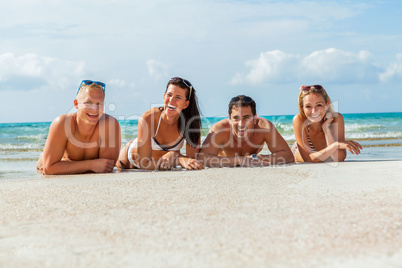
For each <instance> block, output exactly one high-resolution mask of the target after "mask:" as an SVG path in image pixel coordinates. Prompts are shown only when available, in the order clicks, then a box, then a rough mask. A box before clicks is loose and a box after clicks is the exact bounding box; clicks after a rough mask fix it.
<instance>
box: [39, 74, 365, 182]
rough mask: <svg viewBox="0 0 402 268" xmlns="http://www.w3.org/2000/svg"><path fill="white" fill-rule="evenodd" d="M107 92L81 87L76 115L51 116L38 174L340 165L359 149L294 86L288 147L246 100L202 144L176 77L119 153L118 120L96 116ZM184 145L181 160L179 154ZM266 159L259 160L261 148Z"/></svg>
mask: <svg viewBox="0 0 402 268" xmlns="http://www.w3.org/2000/svg"><path fill="white" fill-rule="evenodd" d="M105 89H106V85H105V84H104V83H102V82H98V81H92V80H83V81H82V82H81V84H80V86H79V88H78V91H77V96H76V99H75V100H74V106H75V108H76V109H77V112H75V113H70V114H65V115H61V116H59V117H57V118H56V119H55V120H54V121H53V122H52V124H51V125H50V128H49V135H48V138H47V140H46V144H45V148H44V150H43V153H42V154H41V155H40V157H39V160H38V164H37V170H38V171H39V172H42V173H43V174H44V175H51V174H76V173H85V172H96V173H104V172H112V171H113V169H114V167H117V168H120V169H133V168H138V169H147V170H169V169H172V168H174V167H177V166H181V167H183V168H185V169H189V170H198V169H202V168H204V166H208V167H234V166H254V167H256V166H267V165H281V164H287V163H291V162H294V161H296V162H327V161H336V162H337V161H344V159H345V158H346V151H347V150H348V151H349V152H351V153H352V154H359V153H360V150H362V147H361V145H360V144H359V143H357V142H354V141H345V129H344V120H343V116H342V115H341V114H340V113H337V112H334V110H333V108H332V105H331V100H330V98H329V96H328V94H327V92H326V91H325V89H324V88H323V87H322V86H320V85H312V86H301V87H300V93H299V97H298V104H299V114H297V115H296V116H295V117H294V118H293V126H294V132H295V138H296V142H295V143H294V145H293V147H292V148H290V147H289V146H288V144H287V142H286V141H285V140H284V139H283V137H282V136H281V135H280V134H279V132H278V131H277V129H276V128H275V126H274V125H273V124H272V123H271V122H270V121H269V120H267V119H265V118H261V117H258V116H257V112H256V103H255V101H254V100H253V99H252V98H250V97H248V96H245V95H239V96H236V97H233V98H232V99H231V100H230V102H229V109H228V115H229V116H228V118H227V119H223V120H221V121H219V122H217V123H216V124H214V125H213V126H212V128H211V129H210V131H209V133H208V135H207V137H206V138H205V140H204V142H203V143H202V144H201V117H200V112H199V107H198V102H197V96H196V90H195V88H194V87H193V86H192V84H191V83H190V82H189V81H188V80H186V79H183V78H180V77H174V78H172V79H170V80H169V82H168V84H167V86H166V91H165V93H164V95H163V107H160V108H151V109H149V110H148V111H146V112H145V113H144V114H143V115H142V116H141V118H140V119H139V121H138V136H137V138H136V139H134V140H131V141H130V142H128V143H127V144H126V145H125V146H124V147H123V148H122V149H121V133H120V125H119V123H118V121H117V120H116V119H115V118H114V117H112V116H110V115H108V114H105V113H104V112H103V110H104V100H105V91H106V90H105ZM184 144H185V146H186V149H185V154H182V153H181V148H182V147H183V146H184ZM265 144H266V145H267V147H268V149H269V151H270V154H260V152H261V150H262V149H263V147H264V145H265Z"/></svg>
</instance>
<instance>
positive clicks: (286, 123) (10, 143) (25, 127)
mask: <svg viewBox="0 0 402 268" xmlns="http://www.w3.org/2000/svg"><path fill="white" fill-rule="evenodd" d="M343 116H344V118H345V132H346V133H345V135H346V139H353V140H355V141H358V142H359V143H360V144H361V145H362V146H363V148H364V150H363V151H362V153H361V154H360V155H359V156H354V155H351V154H348V157H347V160H348V161H359V160H362V161H364V160H395V159H402V113H370V114H343ZM264 117H265V118H267V119H268V120H270V121H271V122H272V123H273V124H274V125H275V126H276V128H277V129H278V131H279V132H280V133H281V135H282V136H283V137H284V138H285V140H286V141H288V142H289V144H292V143H293V142H294V139H295V137H294V133H293V125H292V118H293V115H280V116H264ZM221 119H223V117H205V118H203V120H202V126H203V129H202V133H203V134H202V136H203V138H205V136H206V134H207V133H208V130H209V128H210V127H211V126H212V125H213V124H214V123H216V122H218V121H219V120H221ZM137 123H138V121H137V120H126V121H120V126H121V130H122V144H125V143H126V142H127V141H129V140H131V139H133V138H135V137H136V136H137V130H138V124H137ZM49 126H50V122H38V123H7V124H0V179H10V178H12V179H15V178H25V177H31V178H32V175H36V160H37V159H38V157H39V154H40V153H41V152H42V149H43V147H44V145H45V142H46V138H47V135H48V131H49Z"/></svg>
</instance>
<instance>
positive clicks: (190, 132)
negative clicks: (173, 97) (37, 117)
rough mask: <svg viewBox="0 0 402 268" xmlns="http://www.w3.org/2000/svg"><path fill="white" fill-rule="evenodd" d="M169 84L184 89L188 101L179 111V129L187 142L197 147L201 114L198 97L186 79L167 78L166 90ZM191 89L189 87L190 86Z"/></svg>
mask: <svg viewBox="0 0 402 268" xmlns="http://www.w3.org/2000/svg"><path fill="white" fill-rule="evenodd" d="M169 85H175V86H178V87H180V88H182V89H185V90H186V99H187V100H189V101H190V104H189V105H188V107H187V108H186V109H184V110H182V111H181V114H180V119H179V131H180V133H183V136H184V138H185V139H186V141H187V143H189V144H190V145H191V146H192V147H194V148H197V147H198V144H199V141H200V137H201V115H200V108H199V106H198V99H197V95H196V91H195V88H194V87H193V86H192V85H191V84H190V83H189V82H188V81H187V80H186V83H185V82H184V79H182V78H179V77H175V78H172V79H170V80H169V82H168V84H167V86H166V91H165V93H166V92H167V89H168V87H169ZM189 86H191V87H192V89H190V87H189Z"/></svg>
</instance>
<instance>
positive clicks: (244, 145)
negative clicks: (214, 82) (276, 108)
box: [199, 95, 294, 167]
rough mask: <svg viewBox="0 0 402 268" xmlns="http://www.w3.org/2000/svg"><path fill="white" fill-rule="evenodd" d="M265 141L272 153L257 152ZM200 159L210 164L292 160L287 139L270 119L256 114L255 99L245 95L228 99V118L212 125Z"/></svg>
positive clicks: (265, 163)
mask: <svg viewBox="0 0 402 268" xmlns="http://www.w3.org/2000/svg"><path fill="white" fill-rule="evenodd" d="M265 144H267V146H268V149H269V151H270V152H271V154H267V155H262V154H259V152H260V151H261V150H262V148H263V147H264V145H265ZM199 159H202V160H203V161H204V165H206V166H209V167H225V166H232V167H233V166H267V165H272V164H286V163H290V162H294V157H293V154H292V152H291V150H290V148H289V146H288V144H287V143H286V141H285V140H284V139H283V137H282V136H281V135H280V134H279V132H278V131H277V129H276V128H275V126H274V125H273V124H272V123H271V122H270V121H268V120H267V119H264V118H261V117H257V112H256V104H255V101H254V100H253V99H252V98H250V97H248V96H245V95H239V96H236V97H233V98H232V99H231V100H230V102H229V118H228V119H223V120H221V121H219V122H218V123H216V124H215V125H213V126H212V128H211V130H210V131H209V133H208V135H207V137H206V138H205V141H204V143H203V145H202V149H201V152H200V154H199Z"/></svg>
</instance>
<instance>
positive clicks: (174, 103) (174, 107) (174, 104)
mask: <svg viewBox="0 0 402 268" xmlns="http://www.w3.org/2000/svg"><path fill="white" fill-rule="evenodd" d="M163 104H164V109H165V111H166V115H167V116H177V115H180V113H181V111H182V110H184V109H186V108H187V107H188V105H189V104H190V101H188V100H186V89H183V88H181V87H179V86H176V85H172V84H171V85H169V87H168V88H167V90H166V93H165V95H163Z"/></svg>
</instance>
